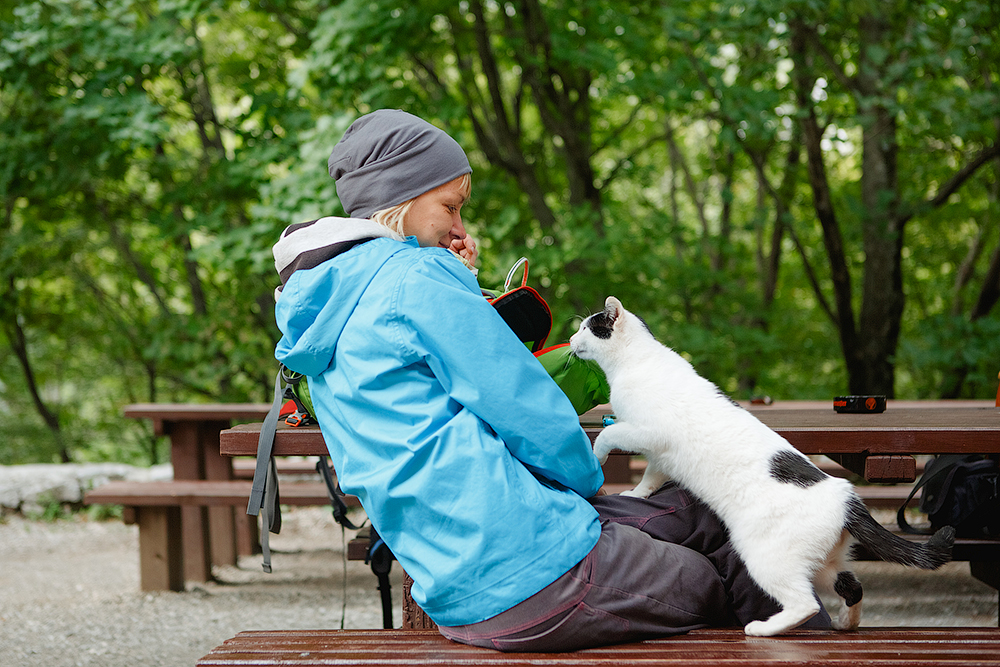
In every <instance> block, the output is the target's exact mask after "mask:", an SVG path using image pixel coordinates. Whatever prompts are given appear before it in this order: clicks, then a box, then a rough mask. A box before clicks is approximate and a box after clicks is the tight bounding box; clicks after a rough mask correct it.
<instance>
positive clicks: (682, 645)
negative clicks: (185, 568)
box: [197, 628, 1000, 667]
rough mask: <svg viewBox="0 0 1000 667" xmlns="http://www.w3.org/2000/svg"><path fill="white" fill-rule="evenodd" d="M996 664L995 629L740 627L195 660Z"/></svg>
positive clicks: (346, 633) (259, 636)
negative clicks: (539, 643) (503, 648)
mask: <svg viewBox="0 0 1000 667" xmlns="http://www.w3.org/2000/svg"><path fill="white" fill-rule="evenodd" d="M790 663H791V664H798V665H859V664H863V665H875V666H890V665H892V666H903V665H907V666H909V665H992V666H994V667H996V666H997V665H1000V629H997V628H869V629H861V630H858V631H855V632H833V631H830V632H825V631H814V630H813V631H809V630H798V631H793V632H792V633H790V634H789V635H786V636H783V637H780V638H767V639H761V638H747V637H745V636H744V635H743V631H742V630H739V629H706V630H696V631H694V632H690V633H688V634H686V635H680V636H677V637H672V638H668V639H657V640H652V641H647V642H640V643H635V644H624V645H619V646H609V647H602V648H595V649H587V650H584V651H576V652H573V653H500V652H497V651H491V650H488V649H480V648H475V647H470V646H465V645H462V644H456V643H453V642H450V641H448V640H447V639H445V638H444V637H442V636H441V635H440V634H438V633H437V632H436V631H433V630H407V631H398V630H285V631H248V632H241V633H239V634H238V635H236V637H234V638H232V639H229V640H227V641H226V642H225V643H223V644H222V645H221V646H219V647H217V648H216V649H214V650H213V651H212V652H211V653H209V654H208V655H206V656H205V657H203V658H202V659H201V660H199V661H198V663H197V664H198V666H199V667H226V666H233V665H247V664H254V665H299V666H301V667H307V666H310V665H333V664H336V665H342V666H344V667H351V666H355V665H357V666H360V665H366V666H369V665H400V666H403V665H405V666H407V667H408V666H411V665H412V666H421V667H427V666H439V667H452V666H458V665H463V666H469V665H498V666H504V667H514V666H522V665H523V666H529V665H530V666H533V667H534V666H553V665H573V666H579V667H590V666H593V667H598V666H610V665H614V666H615V667H617V666H619V665H662V666H670V665H685V666H687V665H724V664H739V665H741V666H742V667H752V666H755V665H760V666H771V665H788V664H790Z"/></svg>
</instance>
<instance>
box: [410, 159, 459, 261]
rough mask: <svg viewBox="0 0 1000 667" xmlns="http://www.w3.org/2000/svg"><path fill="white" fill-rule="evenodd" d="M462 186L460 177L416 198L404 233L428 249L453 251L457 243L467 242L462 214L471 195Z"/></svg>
mask: <svg viewBox="0 0 1000 667" xmlns="http://www.w3.org/2000/svg"><path fill="white" fill-rule="evenodd" d="M462 182H463V178H462V177H461V176H459V177H458V178H456V179H455V180H453V181H448V182H447V183H445V184H444V185H439V186H438V187H436V188H434V189H433V190H429V191H427V192H425V193H424V194H422V195H420V196H419V197H417V198H415V199H414V200H413V205H412V206H411V207H410V210H409V211H408V212H407V214H406V218H405V219H404V221H403V233H404V234H406V235H407V236H416V237H417V241H418V242H419V243H420V245H421V246H422V247H425V248H426V247H432V246H438V247H441V248H451V247H454V246H455V245H456V243H455V242H456V241H459V240H462V239H465V237H466V231H465V225H463V224H462V214H461V212H462V206H463V205H464V204H465V202H466V200H467V199H468V192H467V191H466V189H465V188H463V187H462ZM457 245H461V244H457Z"/></svg>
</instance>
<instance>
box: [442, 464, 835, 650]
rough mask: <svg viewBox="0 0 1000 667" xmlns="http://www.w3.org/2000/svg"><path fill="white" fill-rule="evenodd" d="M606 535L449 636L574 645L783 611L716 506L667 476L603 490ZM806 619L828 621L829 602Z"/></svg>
mask: <svg viewBox="0 0 1000 667" xmlns="http://www.w3.org/2000/svg"><path fill="white" fill-rule="evenodd" d="M591 503H592V504H593V505H594V507H595V508H596V509H597V511H598V513H599V514H600V517H601V528H602V530H601V538H600V539H599V540H598V543H597V545H596V546H595V547H594V549H593V550H592V551H591V552H590V554H589V555H588V556H587V557H586V558H584V559H583V560H582V561H581V562H580V563H579V564H577V565H576V566H575V567H573V568H572V569H571V570H570V571H569V572H567V573H566V574H564V575H563V576H561V577H560V578H559V579H556V580H555V581H554V582H553V583H552V584H550V585H549V586H547V587H546V588H544V589H542V590H541V591H539V592H538V593H536V594H535V595H533V596H532V597H530V598H528V599H527V600H525V601H524V602H522V603H520V604H518V605H516V606H514V607H512V608H511V609H508V610H507V611H505V612H503V613H501V614H498V615H497V616H494V617H493V618H490V619H487V620H485V621H483V622H481V623H474V624H472V625H464V626H458V627H441V628H440V631H441V634H443V635H444V636H445V637H448V638H449V639H452V640H454V641H457V642H462V643H465V644H473V645H475V646H485V647H488V648H495V649H499V650H502V651H572V650H577V649H581V648H588V647H592V646H603V645H608V644H616V643H621V642H628V641H639V640H642V639H650V638H653V637H664V636H669V635H674V634H680V633H683V632H687V631H689V630H694V629H695V628H703V627H707V626H734V625H738V626H740V627H742V626H743V625H745V624H746V623H748V622H750V621H752V620H759V619H765V618H768V617H769V616H771V615H772V614H774V613H776V612H777V611H779V607H778V604H777V603H776V602H775V601H774V600H773V599H772V598H771V597H770V596H768V595H767V594H766V593H764V592H763V591H762V590H761V589H760V588H759V587H758V586H757V584H756V583H755V582H754V581H753V580H752V579H751V578H750V576H749V575H748V574H747V571H746V567H745V566H744V564H743V562H742V560H740V558H739V556H738V555H736V553H735V552H734V551H733V549H732V546H731V545H730V544H729V540H728V537H727V535H726V532H725V529H724V528H723V526H722V524H721V523H720V522H719V519H718V518H717V517H716V516H715V514H714V513H713V512H712V511H711V510H709V509H708V507H706V506H705V505H704V504H703V503H701V502H699V501H697V500H695V499H694V498H693V497H691V496H690V495H689V494H688V493H687V492H685V491H684V490H683V489H681V488H679V487H678V486H676V485H675V484H673V483H669V482H668V483H667V484H666V485H664V486H663V487H662V488H661V489H660V490H658V491H657V492H656V493H654V494H653V495H652V496H650V497H649V498H645V499H640V498H629V497H623V496H597V497H596V498H592V499H591ZM803 627H814V628H829V627H830V617H829V615H828V614H827V613H826V611H825V610H821V612H820V613H819V614H818V615H817V616H815V617H813V619H811V620H810V621H809V622H807V623H806V624H805V625H804V626H803Z"/></svg>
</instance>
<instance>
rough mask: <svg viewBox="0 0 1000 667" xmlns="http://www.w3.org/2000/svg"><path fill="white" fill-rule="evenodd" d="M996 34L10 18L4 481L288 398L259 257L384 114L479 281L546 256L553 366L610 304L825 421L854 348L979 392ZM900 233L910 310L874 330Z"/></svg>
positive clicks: (508, 14)
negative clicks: (10, 473) (461, 173)
mask: <svg viewBox="0 0 1000 667" xmlns="http://www.w3.org/2000/svg"><path fill="white" fill-rule="evenodd" d="M998 25H1000V16H998V10H997V7H996V3H991V2H986V1H984V0H949V1H948V2H924V1H920V2H915V3H914V2H902V1H901V0H894V1H893V2H886V3H882V2H879V3H873V2H871V0H850V1H848V2H840V3H832V4H831V3H821V2H813V1H811V0H797V1H796V2H780V3H779V2H775V1H773V0H757V1H755V2H749V3H748V2H730V1H728V0H726V1H723V2H701V1H695V2H688V3H668V4H664V3H653V2H625V1H624V0H609V1H607V2H602V3H575V2H568V1H565V0H527V1H525V2H519V3H513V2H493V1H492V0H490V1H484V0H469V1H468V2H463V3H450V2H444V1H442V0H428V1H425V2H419V3H400V2H396V1H394V0H363V1H362V0H344V1H342V2H337V3H326V2H317V1H315V0H259V1H257V0H253V1H251V2H234V1H232V0H156V1H154V2H141V3H140V2H135V0H110V1H108V2H101V3H98V2H94V1H93V0H68V1H59V2H56V1H55V0H28V1H26V2H20V3H15V4H13V5H11V4H10V3H8V4H5V5H3V6H2V7H0V154H2V155H3V156H4V160H3V162H2V164H0V201H2V203H3V207H2V210H0V323H2V325H3V326H2V327H0V373H2V375H0V415H2V416H4V417H5V419H4V423H3V426H0V443H3V444H2V445H0V463H10V462H19V461H51V460H62V459H65V458H67V457H71V458H75V459H79V460H104V459H116V460H125V461H128V462H139V461H148V462H157V461H160V460H162V459H163V457H164V456H165V455H166V452H165V447H164V443H163V441H162V439H157V438H155V437H154V436H153V435H152V433H151V430H150V428H149V425H148V424H143V423H132V422H125V421H123V420H122V418H121V416H120V415H121V408H122V406H123V405H124V404H127V403H132V402H146V401H198V400H205V401H246V400H267V399H268V393H269V385H270V376H271V374H272V371H273V367H274V362H273V357H272V353H273V346H274V343H275V341H276V340H277V337H278V331H277V329H276V328H275V326H274V321H273V315H272V307H273V299H272V292H273V289H274V287H275V284H276V282H277V279H276V276H275V275H274V272H273V260H272V258H271V255H270V246H271V245H272V243H273V241H274V239H275V238H276V237H277V234H278V233H279V232H280V230H281V229H282V228H283V227H284V226H286V225H288V224H291V223H294V222H301V221H304V220H310V219H315V218H318V217H321V216H324V215H338V214H342V212H343V211H342V210H341V208H340V205H339V203H338V201H337V198H336V191H335V188H334V184H333V182H332V180H331V179H330V178H329V177H328V175H327V173H326V158H327V156H328V154H329V150H330V148H331V146H332V145H333V144H334V143H335V142H336V140H337V139H338V138H339V137H340V136H341V134H342V133H343V131H344V130H345V129H346V128H347V126H348V125H349V124H350V122H351V121H352V120H353V119H354V118H356V117H357V116H358V115H360V114H362V113H365V112H367V111H370V110H372V109H374V108H379V107H399V108H405V109H407V110H409V111H411V112H413V113H416V114H418V115H421V116H424V117H426V118H428V119H429V120H431V121H432V122H434V123H436V124H438V125H439V126H441V127H443V128H446V129H447V130H448V131H449V132H450V133H451V134H452V135H453V136H455V137H456V139H458V140H459V141H460V143H462V145H463V146H465V147H466V149H467V150H468V152H469V154H470V160H471V161H472V163H473V167H474V174H473V176H474V193H473V199H472V201H471V203H470V204H469V206H468V207H467V210H468V217H467V220H466V223H467V226H468V228H469V229H470V231H471V232H472V233H473V234H474V235H475V236H476V237H477V238H478V239H479V240H480V246H481V250H482V257H481V273H480V279H481V282H482V283H483V284H484V285H490V286H492V285H496V284H499V283H500V282H502V280H503V277H504V276H505V274H506V272H507V270H508V268H509V267H510V266H511V265H512V264H513V263H514V261H516V259H517V258H518V257H521V256H527V257H529V259H530V261H531V284H532V285H535V286H538V287H539V288H540V289H541V291H542V293H543V295H544V296H545V297H546V298H547V300H548V301H549V303H550V305H551V306H552V308H553V314H554V318H555V330H554V332H553V335H552V338H551V340H552V341H553V342H557V341H558V340H561V339H565V338H566V337H567V336H568V335H569V334H570V333H571V332H572V330H573V329H574V328H575V326H576V322H577V321H578V318H579V317H581V316H583V315H586V314H587V313H589V312H593V311H594V310H596V309H598V308H600V307H601V306H602V304H603V302H604V298H605V296H607V295H608V294H615V295H616V296H618V297H619V298H620V299H621V300H622V301H623V303H624V304H625V305H626V307H627V308H629V309H630V310H634V311H635V312H637V313H639V314H641V315H642V316H643V317H644V318H645V319H646V320H647V321H648V322H649V323H650V326H651V327H652V328H653V330H654V332H655V333H656V334H657V335H658V336H659V337H660V339H661V340H663V341H664V342H665V343H667V344H670V345H672V346H674V347H676V348H677V349H678V350H679V351H681V352H683V353H684V354H685V355H687V356H688V357H689V358H690V359H691V360H692V361H693V362H694V363H695V365H696V367H697V368H698V369H699V370H700V371H701V372H702V373H704V374H705V375H707V376H708V377H710V378H712V379H713V380H714V381H716V382H717V383H718V384H719V385H720V386H721V387H722V388H723V389H725V390H727V391H728V392H730V393H731V394H733V395H734V396H736V397H739V398H748V397H750V396H752V395H757V394H769V395H771V396H773V397H775V398H776V399H781V398H826V397H829V396H831V395H833V394H836V393H840V392H843V391H845V390H846V389H847V387H848V386H849V383H850V382H852V381H853V379H852V371H851V367H850V364H849V360H850V358H851V354H852V350H851V349H850V346H849V345H848V344H847V342H846V341H849V340H851V334H859V335H860V334H863V333H865V332H869V331H874V332H878V331H880V330H883V329H892V328H893V326H897V327H898V329H899V337H898V338H899V344H898V347H894V345H895V343H894V342H893V341H892V340H887V341H884V342H886V346H885V348H886V350H887V351H886V354H887V355H888V357H889V362H890V363H891V364H892V367H893V368H894V375H895V379H896V392H897V394H898V395H899V396H900V397H918V396H919V397H934V396H940V395H942V394H955V395H962V396H978V397H986V398H990V397H992V395H993V391H994V390H995V384H996V379H995V373H996V372H997V371H998V370H1000V368H996V367H995V364H994V363H993V362H992V361H991V360H993V359H996V358H997V350H996V349H995V343H994V341H995V340H996V339H997V336H996V333H997V331H996V330H997V328H998V326H1000V324H998V322H1000V318H998V317H997V315H996V313H995V308H994V307H993V303H992V302H991V298H992V297H991V285H993V282H992V281H993V280H995V278H991V277H990V276H993V275H994V274H993V273H991V272H990V268H991V262H992V261H993V260H992V258H993V254H994V249H995V248H997V247H998V245H1000V236H998V234H997V232H996V228H995V224H993V223H992V222H991V221H994V220H996V219H997V216H998V213H1000V211H998V209H997V207H998V205H1000V204H998V202H1000V185H998V182H1000V161H998V158H997V157H996V153H995V151H996V147H997V129H996V118H997V117H998V114H1000V92H998V91H1000V68H998V65H997V63H998V62H1000V28H998V27H997V26H998ZM803 34H804V35H806V36H807V39H806V40H805V46H804V47H803V46H802V45H800V44H797V43H796V39H797V37H798V36H801V35H803ZM872 35H877V36H878V37H877V38H872ZM801 48H805V49H806V53H805V54H804V55H802V56H801V57H800V55H801V54H798V53H797V51H796V49H801ZM883 111H884V112H885V113H886V114H887V115H888V117H890V118H891V119H892V125H891V132H890V133H889V134H887V135H886V136H885V137H884V141H883V142H882V143H881V144H878V145H874V144H869V148H871V147H882V148H883V149H884V148H885V146H889V147H891V149H892V151H894V152H893V153H892V156H893V160H892V161H891V164H892V166H893V169H894V170H895V172H896V173H895V174H894V177H895V180H894V181H893V180H892V179H889V180H888V181H887V182H886V183H884V184H882V185H879V186H878V188H876V189H875V191H874V193H873V191H872V188H873V185H872V184H873V183H874V180H873V179H874V175H873V174H874V173H875V172H874V170H873V169H872V167H871V166H870V164H869V163H868V162H866V160H865V153H864V151H863V150H862V143H863V142H864V141H865V139H866V137H868V136H869V135H868V134H866V133H869V132H870V131H871V128H872V127H873V119H874V118H876V117H877V115H878V113H881V112H883ZM811 116H812V117H814V118H815V119H816V123H817V127H818V128H819V129H820V130H821V131H822V143H821V146H820V149H821V152H822V155H821V159H822V163H823V164H822V166H823V168H824V172H825V173H824V178H825V182H824V183H823V185H824V186H825V187H826V188H827V189H826V191H825V192H824V191H823V190H822V189H817V185H816V181H815V180H814V179H815V174H812V176H811V172H810V170H809V168H807V165H808V164H809V163H808V159H807V157H808V151H807V146H808V143H807V141H806V139H805V138H804V136H803V128H804V127H806V124H807V122H808V120H809V118H810V117H811ZM990 150H993V151H994V153H993V157H992V158H990V159H986V160H983V161H981V162H978V163H975V164H973V163H974V160H975V158H976V156H977V155H979V154H981V153H982V152H984V151H987V152H988V151H990ZM956 178H961V180H960V182H959V183H958V185H956V186H955V187H953V188H951V185H952V184H953V183H955V179H956ZM945 188H951V189H949V190H948V196H944V197H938V194H939V193H941V192H943V191H945ZM824 196H825V197H828V198H829V200H830V202H831V205H830V210H831V211H832V212H833V214H835V215H836V231H837V234H838V236H839V239H840V240H841V241H842V243H843V247H844V267H843V270H844V271H846V273H847V281H846V284H847V287H844V286H839V287H838V284H837V283H836V282H835V281H834V279H835V278H836V277H837V276H838V271H839V270H840V267H838V266H837V265H836V262H835V261H834V259H833V258H832V255H831V253H830V250H829V246H828V245H827V242H828V241H829V238H828V236H827V235H826V234H825V232H824V227H823V226H822V225H821V221H820V214H819V208H818V204H819V203H820V199H821V198H822V197H824ZM873 202H874V204H873ZM876 209H877V210H878V213H875V210H876ZM882 211H885V212H886V215H881V212H882ZM889 220H903V221H904V222H902V223H900V227H901V229H902V232H901V234H902V236H901V237H900V238H901V244H900V249H899V253H898V267H899V272H900V273H899V275H900V279H899V281H900V283H901V292H900V293H901V294H902V295H903V298H904V299H905V301H904V306H903V307H902V310H901V313H900V314H899V316H898V322H894V321H889V320H888V319H886V318H882V319H880V320H879V321H878V322H875V323H867V322H861V321H860V320H861V317H860V314H861V313H862V312H868V310H866V306H867V308H869V309H870V308H871V307H872V305H873V304H878V303H879V301H880V299H884V298H885V297H886V295H888V294H890V292H891V290H889V285H888V284H887V282H891V281H884V280H872V279H871V276H872V275H874V274H873V273H872V272H873V271H874V264H873V262H872V260H871V253H872V249H873V248H875V247H876V246H877V245H878V242H880V241H886V239H890V234H889V232H888V230H889V227H888V226H887V225H886V224H885V223H886V221H889ZM824 224H825V223H824ZM880 230H881V231H880ZM828 231H829V230H827V232H828ZM883 237H884V238H883ZM890 240H891V239H890ZM873 244H874V245H873ZM845 289H846V290H848V292H847V293H846V296H845V295H844V293H843V292H842V291H841V292H838V290H845ZM838 296H840V297H842V299H841V300H840V301H839V302H838V299H837V297H838ZM993 300H995V299H993ZM838 303H839V304H840V305H838ZM844 303H846V304H848V305H847V306H846V307H847V308H848V309H849V310H850V311H851V313H850V314H851V315H852V317H853V319H854V326H855V330H854V331H853V332H852V331H849V330H848V329H849V327H848V326H847V325H845V324H844V323H843V322H842V321H840V320H838V317H837V316H838V308H844V307H845V306H844ZM866 327H869V328H866ZM878 335H880V336H881V334H878ZM889 338H891V336H890V337H889Z"/></svg>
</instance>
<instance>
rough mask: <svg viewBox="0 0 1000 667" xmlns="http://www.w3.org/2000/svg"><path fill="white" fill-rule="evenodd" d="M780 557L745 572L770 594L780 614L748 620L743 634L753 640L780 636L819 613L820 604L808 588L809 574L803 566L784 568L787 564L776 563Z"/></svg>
mask: <svg viewBox="0 0 1000 667" xmlns="http://www.w3.org/2000/svg"><path fill="white" fill-rule="evenodd" d="M781 560H782V559H781V558H772V559H771V562H769V563H766V564H760V563H758V564H757V567H751V565H750V563H747V569H749V570H750V574H751V575H752V576H753V578H754V580H756V582H757V583H758V585H760V587H761V588H763V589H764V591H766V592H767V593H768V594H770V595H771V597H773V598H774V599H775V600H777V602H778V604H780V605H781V611H779V612H778V613H776V614H774V615H773V616H771V617H770V618H768V619H766V620H763V621H751V622H750V623H747V625H746V626H745V627H744V628H743V631H744V632H745V633H746V634H747V635H751V636H755V637H770V636H772V635H780V634H782V633H784V632H787V631H789V630H791V629H792V628H796V627H798V626H800V625H802V624H803V623H805V622H806V621H808V620H809V619H810V618H812V617H813V616H815V615H816V614H817V613H819V609H820V604H819V600H817V599H816V595H815V593H814V592H813V586H812V573H811V572H810V571H809V570H808V568H807V567H806V566H805V565H804V564H803V565H802V566H799V567H788V563H787V562H786V563H784V564H782V563H780V561H781Z"/></svg>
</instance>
